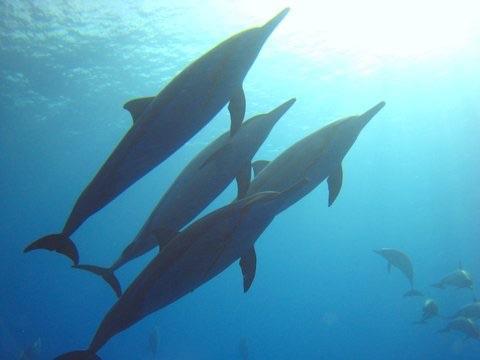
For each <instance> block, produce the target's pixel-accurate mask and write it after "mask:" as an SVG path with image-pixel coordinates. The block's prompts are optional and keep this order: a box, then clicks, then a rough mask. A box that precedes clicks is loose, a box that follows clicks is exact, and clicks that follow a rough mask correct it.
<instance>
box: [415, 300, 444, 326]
mask: <svg viewBox="0 0 480 360" xmlns="http://www.w3.org/2000/svg"><path fill="white" fill-rule="evenodd" d="M422 311H423V314H422V318H421V319H420V321H416V322H415V323H414V324H425V323H426V322H427V320H429V319H431V318H433V317H435V316H437V315H438V305H437V303H436V302H435V300H433V299H426V300H425V302H424V304H423V309H422Z"/></svg>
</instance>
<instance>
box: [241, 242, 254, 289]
mask: <svg viewBox="0 0 480 360" xmlns="http://www.w3.org/2000/svg"><path fill="white" fill-rule="evenodd" d="M240 267H241V269H242V274H243V292H244V293H246V292H247V291H248V289H250V286H252V282H253V279H254V278H255V270H256V268H257V255H256V254H255V248H254V247H253V246H252V247H251V248H250V249H249V250H248V252H247V253H246V254H245V255H243V256H242V257H241V258H240Z"/></svg>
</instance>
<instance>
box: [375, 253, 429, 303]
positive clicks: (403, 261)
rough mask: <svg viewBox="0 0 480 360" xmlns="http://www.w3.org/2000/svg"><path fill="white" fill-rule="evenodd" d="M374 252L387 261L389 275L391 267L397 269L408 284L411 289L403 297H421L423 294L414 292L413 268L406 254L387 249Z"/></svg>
mask: <svg viewBox="0 0 480 360" xmlns="http://www.w3.org/2000/svg"><path fill="white" fill-rule="evenodd" d="M374 252H375V253H377V254H378V255H380V256H382V257H383V258H384V259H385V260H387V269H388V272H389V273H390V271H391V269H392V265H393V266H395V267H396V268H397V269H399V270H400V271H401V272H402V273H403V275H405V277H406V278H407V279H408V281H409V282H410V287H411V289H410V290H409V291H407V292H406V293H405V294H404V295H403V296H423V294H422V293H421V292H420V291H418V290H415V288H414V286H413V266H412V261H411V260H410V257H409V256H408V255H407V254H405V253H403V252H401V251H400V250H395V249H388V248H383V249H380V250H374Z"/></svg>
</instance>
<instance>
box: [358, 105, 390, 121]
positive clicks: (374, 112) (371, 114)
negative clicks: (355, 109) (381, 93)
mask: <svg viewBox="0 0 480 360" xmlns="http://www.w3.org/2000/svg"><path fill="white" fill-rule="evenodd" d="M384 106H385V101H381V102H379V103H378V104H377V105H375V106H374V107H372V108H371V109H370V110H367V111H365V112H364V113H363V115H362V117H364V118H365V120H366V121H368V120H370V119H371V118H373V117H374V116H375V115H377V113H378V112H379V111H380V110H382V108H383V107H384Z"/></svg>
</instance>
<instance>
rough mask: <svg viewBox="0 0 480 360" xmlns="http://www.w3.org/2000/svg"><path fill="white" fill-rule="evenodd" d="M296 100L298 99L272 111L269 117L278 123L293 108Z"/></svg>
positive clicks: (291, 100)
mask: <svg viewBox="0 0 480 360" xmlns="http://www.w3.org/2000/svg"><path fill="white" fill-rule="evenodd" d="M296 100H297V99H295V98H293V99H290V100H288V101H286V102H284V103H283V104H282V105H280V106H278V107H277V108H275V109H273V110H272V111H270V113H269V115H270V116H271V118H272V119H273V120H274V121H275V122H277V121H278V120H279V119H280V118H281V117H282V116H283V115H284V114H285V113H286V112H287V111H288V109H290V108H291V107H292V105H293V104H294V103H295V101H296Z"/></svg>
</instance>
